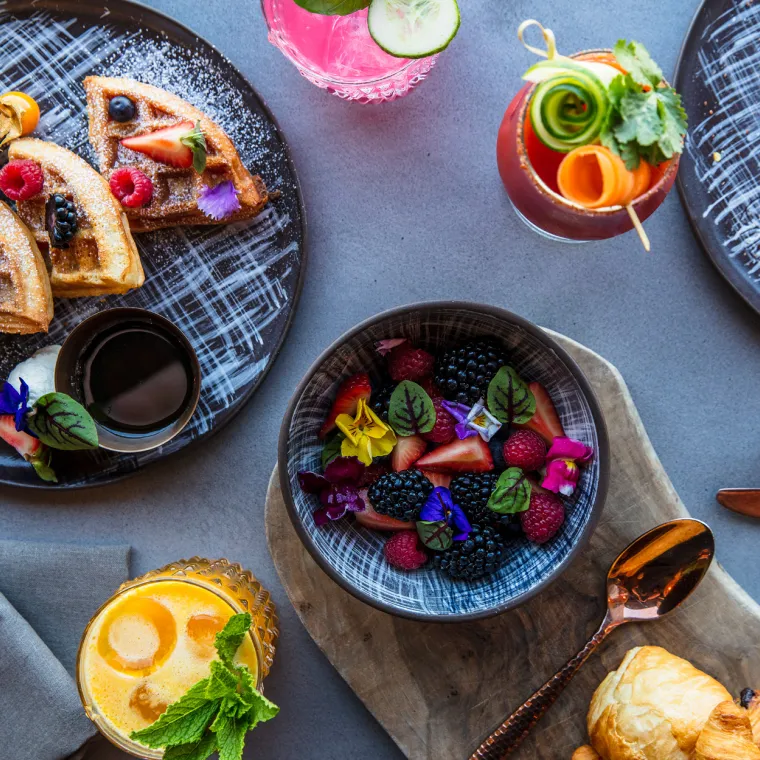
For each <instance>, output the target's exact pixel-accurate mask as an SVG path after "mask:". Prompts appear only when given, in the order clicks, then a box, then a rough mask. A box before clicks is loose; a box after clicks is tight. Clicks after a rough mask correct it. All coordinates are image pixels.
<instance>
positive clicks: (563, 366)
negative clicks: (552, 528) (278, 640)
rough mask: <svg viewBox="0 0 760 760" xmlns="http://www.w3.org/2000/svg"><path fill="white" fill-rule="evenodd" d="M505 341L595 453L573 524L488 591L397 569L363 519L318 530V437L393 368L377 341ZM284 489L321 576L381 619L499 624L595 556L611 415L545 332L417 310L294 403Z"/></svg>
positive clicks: (513, 561)
mask: <svg viewBox="0 0 760 760" xmlns="http://www.w3.org/2000/svg"><path fill="white" fill-rule="evenodd" d="M481 336H493V337H495V338H497V339H499V341H500V342H501V343H503V345H504V346H505V347H506V348H507V350H508V352H509V355H510V357H511V359H512V363H513V365H514V366H515V368H516V369H517V370H518V372H519V373H520V374H521V375H522V376H523V377H524V378H526V379H529V380H537V381H538V382H540V383H542V384H543V385H544V386H545V387H546V388H547V390H548V391H549V393H550V395H551V397H552V399H553V401H554V403H555V405H556V406H557V411H558V412H559V415H560V417H561V419H562V424H563V426H564V428H565V431H566V433H567V434H568V435H569V436H572V437H573V438H577V439H580V440H582V441H584V442H585V443H587V444H589V445H591V446H593V447H594V450H595V451H596V454H597V455H596V457H595V458H594V460H593V462H592V463H591V464H590V465H589V466H587V467H585V468H584V469H583V473H582V477H581V480H580V483H579V486H578V488H577V489H576V491H575V494H574V495H573V496H572V497H571V498H570V499H569V500H568V502H567V507H568V509H567V520H566V522H565V525H564V526H563V528H562V529H561V531H560V532H559V534H558V535H557V536H556V537H555V538H554V539H552V540H551V541H549V542H548V543H546V544H544V545H542V546H536V545H534V544H530V543H529V542H528V541H526V540H524V539H522V538H519V539H515V540H513V541H512V542H511V543H510V545H509V549H508V552H509V558H508V561H507V562H506V564H505V565H504V566H503V567H502V568H501V569H500V570H499V571H498V572H497V573H495V574H493V575H491V576H488V577H487V578H484V579H482V580H480V581H476V582H464V581H452V580H451V579H450V578H448V576H445V575H444V574H443V573H441V572H439V571H437V570H430V569H422V570H417V571H415V572H413V573H405V572H401V571H399V570H396V569H394V568H393V567H391V566H390V565H389V564H388V563H387V562H386V561H385V559H384V557H383V553H382V549H383V545H384V543H385V540H386V538H387V535H384V534H381V533H378V532H376V531H372V530H367V529H365V528H363V527H361V526H360V525H358V524H357V523H355V522H354V521H353V520H351V519H344V520H341V521H339V522H336V523H331V524H329V525H327V526H325V527H323V528H318V527H317V526H316V525H315V523H314V518H313V516H312V513H313V511H314V509H315V508H316V507H317V502H316V497H314V496H310V495H308V494H304V493H303V492H302V491H301V489H300V488H299V485H298V472H299V471H300V470H317V471H319V470H320V469H321V465H320V457H321V451H322V442H321V441H319V439H318V438H317V432H318V431H319V429H320V427H321V426H322V423H323V422H324V420H325V417H326V416H327V414H328V412H329V410H330V407H331V405H332V401H333V399H334V397H335V393H336V391H337V387H338V385H339V384H340V383H341V382H342V381H343V380H345V379H346V377H348V376H349V375H351V374H353V373H355V372H360V371H365V372H370V374H379V373H380V368H381V366H382V363H383V360H382V358H381V357H380V356H379V355H378V354H377V352H376V351H375V342H376V341H378V340H382V339H384V338H398V337H406V338H409V340H411V341H412V342H413V343H414V344H415V345H419V346H422V347H425V348H427V349H428V350H430V351H431V352H433V353H439V352H440V351H441V349H442V348H444V347H449V346H456V345H459V344H460V343H463V342H465V341H467V340H468V339H470V338H474V337H481ZM278 453H279V468H280V483H281V487H282V493H283V496H284V498H285V503H286V505H287V507H288V511H289V514H290V518H291V520H292V521H293V525H294V526H295V529H296V532H297V533H298V535H299V537H300V538H301V540H302V541H303V542H304V545H305V546H306V548H307V549H308V550H309V552H310V553H311V555H312V557H313V558H314V560H315V561H316V562H317V564H319V566H320V567H321V568H322V569H323V570H324V571H325V572H326V573H327V574H328V575H329V576H330V577H331V578H332V579H333V580H335V581H336V582H337V583H339V584H340V585H341V586H342V587H343V588H345V589H346V591H349V592H350V593H351V594H353V595H354V596H356V597H358V598H359V599H361V600H362V601H364V602H367V603H368V604H371V605H373V606H375V607H377V608H379V609H381V610H384V611H386V612H390V613H393V614H396V615H401V616H403V617H409V618H414V619H419V620H427V621H439V622H447V621H461V620H468V619H475V618H482V617H488V616H490V615H496V614H499V613H501V612H503V611H505V610H508V609H511V608H513V607H516V606H518V605H520V604H522V603H523V602H525V601H527V600H528V599H529V598H530V597H532V596H534V595H535V594H537V593H538V592H539V591H541V590H542V589H543V588H546V586H548V585H549V584H550V583H551V582H552V581H554V580H556V579H557V578H558V577H559V576H560V575H561V574H562V572H563V571H564V570H565V568H566V567H567V566H568V565H569V563H570V562H571V561H572V559H573V557H574V556H575V555H576V554H577V553H578V552H579V551H581V549H582V548H583V547H584V546H585V545H586V543H587V542H588V540H589V539H590V537H591V534H592V533H593V530H594V527H595V526H596V523H597V521H598V519H599V516H600V514H601V512H602V508H603V506H604V498H605V495H606V492H607V484H608V480H609V445H608V441H607V430H606V427H605V424H604V419H603V417H602V412H601V409H600V408H599V404H598V402H597V400H596V397H595V396H594V392H593V390H592V389H591V386H590V385H589V383H588V381H587V380H586V378H585V377H584V375H583V373H582V372H581V370H580V368H579V367H578V365H577V364H576V363H575V362H574V361H573V359H572V358H570V356H569V355H568V354H567V353H566V352H565V351H564V350H563V349H562V348H561V347H560V346H559V345H558V344H557V343H556V342H555V341H554V340H552V339H551V338H550V337H549V336H548V335H547V334H546V333H545V332H543V331H542V330H541V329H540V328H538V327H536V326H535V325H533V324H531V323H530V322H528V321H527V320H524V319H522V318H521V317H518V316H516V315H514V314H511V313H510V312H508V311H504V310H503V309H498V308H495V307H492V306H483V305H479V304H474V303H459V302H441V303H429V304H417V305H413V306H408V307H402V308H400V309H395V310H393V311H389V312H385V313H383V314H380V315H378V316H377V317H373V318H372V319H370V320H368V321H367V322H364V323H362V324H360V325H359V326H357V327H355V328H354V329H353V330H351V331H349V332H348V333H347V334H346V335H344V336H343V337H342V338H340V339H339V340H338V341H336V342H335V343H334V344H333V345H332V346H330V347H329V348H328V349H327V350H326V351H325V352H324V353H323V354H322V355H321V356H320V357H319V358H318V359H317V361H316V362H315V363H314V364H313V365H312V367H311V369H310V370H309V372H308V373H307V375H306V377H305V378H304V379H303V380H302V381H301V383H300V385H299V386H298V389H297V390H296V392H295V395H294V396H293V399H292V401H291V403H290V406H289V408H288V411H287V412H286V414H285V418H284V420H283V423H282V429H281V432H280V442H279V452H278Z"/></svg>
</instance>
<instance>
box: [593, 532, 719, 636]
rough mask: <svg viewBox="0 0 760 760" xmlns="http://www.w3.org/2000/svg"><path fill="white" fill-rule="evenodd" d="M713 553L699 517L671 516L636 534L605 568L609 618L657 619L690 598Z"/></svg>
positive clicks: (621, 620)
mask: <svg viewBox="0 0 760 760" xmlns="http://www.w3.org/2000/svg"><path fill="white" fill-rule="evenodd" d="M714 554H715V537H714V536H713V532H712V531H711V530H710V528H709V527H708V526H707V525H705V524H704V523H703V522H700V521H699V520H692V519H685V520H672V521H671V522H667V523H664V524H663V525H658V526H657V527H656V528H654V529H652V530H650V531H649V532H648V533H645V534H644V535H643V536H640V537H639V538H637V539H636V540H635V541H634V542H633V543H631V544H629V545H628V546H627V547H626V548H625V549H623V551H622V552H621V553H620V554H619V555H618V557H617V559H616V560H615V561H614V562H613V563H612V566H611V567H610V570H609V572H608V573H607V615H608V617H609V620H610V622H613V623H617V624H618V625H619V624H620V623H632V622H642V621H646V620H656V619H657V618H660V617H662V616H663V615H667V614H668V613H669V612H672V611H673V610H674V609H675V608H676V607H678V606H679V605H680V604H681V602H683V601H684V600H685V599H687V598H688V596H689V595H690V594H691V592H692V591H694V589H695V588H696V587H697V586H698V585H699V583H700V581H701V580H702V578H703V577H704V574H705V573H706V572H707V570H708V568H709V567H710V563H711V562H712V558H713V555H714Z"/></svg>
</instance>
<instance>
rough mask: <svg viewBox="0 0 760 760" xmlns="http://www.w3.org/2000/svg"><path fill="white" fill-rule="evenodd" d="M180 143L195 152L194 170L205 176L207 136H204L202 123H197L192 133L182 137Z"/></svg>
mask: <svg viewBox="0 0 760 760" xmlns="http://www.w3.org/2000/svg"><path fill="white" fill-rule="evenodd" d="M179 141H180V142H181V143H182V144H183V145H186V146H187V147H188V148H190V150H191V151H192V152H193V169H195V171H197V172H198V174H203V172H204V171H206V135H204V134H203V130H202V129H201V123H200V122H199V121H196V122H195V126H194V127H193V129H192V131H190V132H188V133H187V134H186V135H182V137H180V138H179Z"/></svg>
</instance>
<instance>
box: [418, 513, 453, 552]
mask: <svg viewBox="0 0 760 760" xmlns="http://www.w3.org/2000/svg"><path fill="white" fill-rule="evenodd" d="M417 534H418V535H419V537H420V540H421V541H422V543H423V544H425V546H427V548H428V549H432V550H433V551H436V552H442V551H446V549H448V548H449V547H450V546H451V544H452V542H453V535H454V531H453V530H452V529H451V527H449V525H447V524H446V521H445V520H435V521H428V520H420V521H419V522H418V523H417Z"/></svg>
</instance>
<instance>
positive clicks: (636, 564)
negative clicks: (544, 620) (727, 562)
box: [470, 519, 715, 760]
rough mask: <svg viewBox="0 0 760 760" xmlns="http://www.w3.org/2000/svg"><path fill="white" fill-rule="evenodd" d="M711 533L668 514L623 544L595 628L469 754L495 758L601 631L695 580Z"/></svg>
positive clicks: (647, 616)
mask: <svg viewBox="0 0 760 760" xmlns="http://www.w3.org/2000/svg"><path fill="white" fill-rule="evenodd" d="M714 553H715V537H714V536H713V533H712V531H711V530H710V528H709V527H708V526H707V525H705V524H704V523H703V522H700V521H699V520H691V519H684V520H672V521H671V522H667V523H663V524H662V525H660V526H658V527H657V528H654V529H653V530H650V531H649V532H648V533H645V534H644V535H643V536H640V537H639V538H637V539H636V540H635V541H634V542H633V543H632V544H630V545H629V546H628V547H627V548H626V549H624V550H623V551H622V552H621V554H620V555H619V556H618V558H617V559H616V560H615V561H614V562H613V563H612V566H611V567H610V570H609V572H608V573H607V614H606V615H605V616H604V620H603V621H602V624H601V625H600V626H599V630H598V631H597V632H596V633H595V634H594V635H593V636H592V637H591V639H590V640H589V642H588V644H586V646H585V647H583V649H581V651H580V652H578V654H576V655H575V657H573V658H572V659H571V660H570V661H569V662H568V663H567V664H566V665H565V666H564V667H563V668H562V669H561V670H560V671H559V672H558V673H557V674H556V675H555V676H554V677H553V678H551V679H550V680H549V681H547V682H546V683H545V684H544V685H543V686H542V687H541V688H540V689H539V690H538V691H537V692H536V693H535V694H534V695H533V696H532V697H531V698H530V699H528V700H527V702H525V703H524V704H523V705H522V707H520V708H518V709H517V710H516V711H515V712H513V713H512V715H510V716H509V717H508V718H507V719H506V720H505V721H504V722H503V723H502V724H501V725H500V726H498V728H496V730H494V731H493V732H492V733H491V734H490V735H489V736H488V737H486V739H484V740H483V742H482V743H481V744H480V746H479V747H478V748H477V749H476V750H475V751H474V752H473V753H472V755H471V756H470V760H501V758H504V757H507V756H508V755H511V754H512V752H514V751H515V750H516V749H517V748H518V747H519V746H520V745H521V744H522V742H523V740H524V739H525V737H526V736H527V735H528V733H529V732H530V730H531V729H532V728H533V726H535V725H536V723H537V722H538V721H539V719H540V718H541V716H542V715H543V714H544V713H545V712H546V711H547V710H548V709H549V708H550V707H551V706H552V705H553V704H554V702H555V701H556V700H557V697H559V695H560V694H561V693H562V691H563V690H564V688H565V686H567V684H568V683H570V679H571V678H572V677H573V676H574V675H575V674H576V673H577V672H578V670H579V669H580V667H581V665H583V663H584V662H586V660H588V658H589V657H590V656H591V654H592V653H593V652H594V650H596V648H597V647H598V646H599V645H600V644H601V643H602V642H603V641H604V640H605V639H606V638H607V636H608V635H609V634H610V633H611V632H612V631H614V630H615V628H617V627H618V626H619V625H623V623H639V622H644V621H647V620H657V619H658V618H661V617H662V616H663V615H667V614H668V613H669V612H672V611H673V610H674V609H675V608H676V607H678V605H679V604H681V602H683V601H684V600H685V599H686V598H687V597H688V596H689V594H691V592H692V591H694V589H695V588H696V587H697V586H698V585H699V582H700V581H701V580H702V578H703V577H704V575H705V573H706V572H707V569H708V568H709V567H710V563H711V562H712V558H713V554H714Z"/></svg>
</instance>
